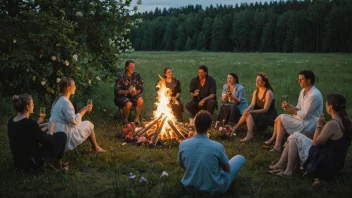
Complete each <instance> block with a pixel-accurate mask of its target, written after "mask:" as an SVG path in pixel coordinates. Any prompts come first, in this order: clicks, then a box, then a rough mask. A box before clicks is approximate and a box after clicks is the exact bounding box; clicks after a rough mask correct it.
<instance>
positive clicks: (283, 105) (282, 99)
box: [281, 95, 289, 111]
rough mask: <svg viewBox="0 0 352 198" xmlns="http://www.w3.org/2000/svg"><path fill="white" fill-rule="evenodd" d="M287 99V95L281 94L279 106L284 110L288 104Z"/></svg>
mask: <svg viewBox="0 0 352 198" xmlns="http://www.w3.org/2000/svg"><path fill="white" fill-rule="evenodd" d="M287 101H288V95H282V96H281V106H282V109H283V110H284V111H286V110H287V107H288V105H289V104H288V102H287Z"/></svg>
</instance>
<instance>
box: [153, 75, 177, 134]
mask: <svg viewBox="0 0 352 198" xmlns="http://www.w3.org/2000/svg"><path fill="white" fill-rule="evenodd" d="M159 78H160V81H159V83H158V85H157V86H156V88H158V96H157V98H156V99H157V100H156V102H155V105H156V107H157V109H156V110H155V111H154V112H153V114H154V117H156V118H157V117H159V116H160V115H161V114H163V116H166V117H167V119H166V122H167V121H168V120H172V121H174V120H175V116H174V115H173V113H172V108H171V106H170V99H171V95H170V91H171V90H170V89H169V88H167V87H166V82H165V79H164V78H163V77H161V76H160V75H159ZM165 126H166V125H164V126H163V128H162V130H161V131H162V132H161V133H164V132H165Z"/></svg>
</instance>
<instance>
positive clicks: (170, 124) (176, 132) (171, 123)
mask: <svg viewBox="0 0 352 198" xmlns="http://www.w3.org/2000/svg"><path fill="white" fill-rule="evenodd" d="M167 123H168V124H169V126H170V127H171V129H172V130H173V131H174V132H175V134H176V135H177V137H178V138H179V139H181V138H183V139H186V138H185V137H184V136H183V134H181V133H180V131H179V130H178V129H177V128H176V127H175V125H174V123H173V122H172V121H171V120H168V121H167Z"/></svg>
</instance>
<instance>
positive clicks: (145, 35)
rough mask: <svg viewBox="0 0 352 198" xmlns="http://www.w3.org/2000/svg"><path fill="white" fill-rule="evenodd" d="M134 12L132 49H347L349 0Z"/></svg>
mask: <svg viewBox="0 0 352 198" xmlns="http://www.w3.org/2000/svg"><path fill="white" fill-rule="evenodd" d="M139 14H140V17H141V18H142V20H143V22H142V23H141V24H139V26H138V27H136V28H134V29H133V30H132V34H131V41H132V43H133V47H134V49H135V50H144V51H151V50H158V51H159V50H167V51H186V50H203V51H234V52H352V0H304V1H297V0H288V1H271V2H265V3H261V2H259V3H251V4H247V3H242V4H240V5H239V4H235V5H222V4H216V5H215V6H213V5H210V6H208V7H205V8H203V7H202V6H201V5H188V6H185V7H180V8H169V9H166V8H163V9H161V8H156V9H155V10H154V11H150V12H144V13H139Z"/></svg>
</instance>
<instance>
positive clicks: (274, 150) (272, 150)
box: [269, 148, 281, 153]
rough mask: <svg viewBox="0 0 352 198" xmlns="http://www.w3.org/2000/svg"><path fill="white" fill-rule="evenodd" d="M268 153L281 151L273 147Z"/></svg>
mask: <svg viewBox="0 0 352 198" xmlns="http://www.w3.org/2000/svg"><path fill="white" fill-rule="evenodd" d="M269 152H270V153H281V151H278V150H276V149H275V148H273V149H270V150H269Z"/></svg>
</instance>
